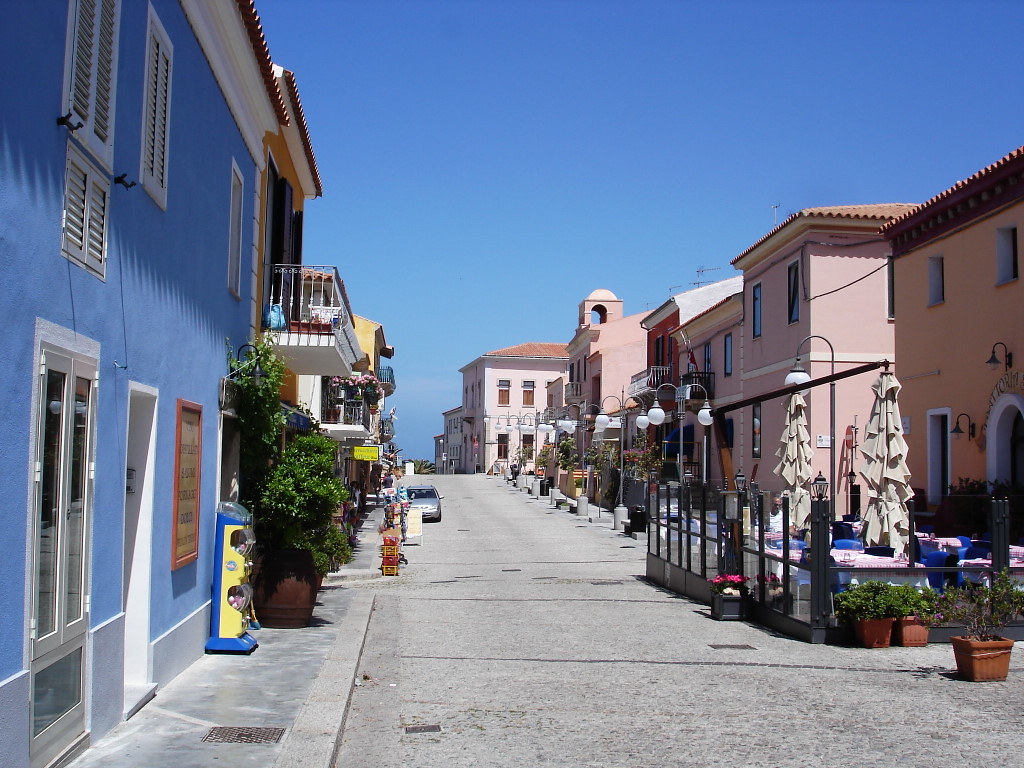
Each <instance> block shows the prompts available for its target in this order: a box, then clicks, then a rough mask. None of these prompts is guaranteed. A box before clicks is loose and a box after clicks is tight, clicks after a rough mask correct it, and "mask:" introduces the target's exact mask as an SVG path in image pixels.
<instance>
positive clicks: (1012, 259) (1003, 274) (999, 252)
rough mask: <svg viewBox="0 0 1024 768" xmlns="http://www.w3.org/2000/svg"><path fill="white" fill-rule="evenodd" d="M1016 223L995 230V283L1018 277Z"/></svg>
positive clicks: (998, 283)
mask: <svg viewBox="0 0 1024 768" xmlns="http://www.w3.org/2000/svg"><path fill="white" fill-rule="evenodd" d="M1017 238H1018V233H1017V225H1016V224H1014V225H1013V226H1012V227H1000V228H999V229H997V230H996V285H1002V284H1003V283H1011V282H1013V281H1014V280H1016V279H1017V278H1018V277H1020V263H1019V258H1020V257H1019V250H1018V244H1019V242H1020V241H1019V240H1018V239H1017Z"/></svg>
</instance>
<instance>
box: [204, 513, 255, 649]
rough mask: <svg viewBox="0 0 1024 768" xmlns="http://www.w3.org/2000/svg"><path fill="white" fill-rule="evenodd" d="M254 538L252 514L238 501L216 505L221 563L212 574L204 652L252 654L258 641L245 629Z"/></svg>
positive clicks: (250, 589) (250, 605)
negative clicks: (209, 609)
mask: <svg viewBox="0 0 1024 768" xmlns="http://www.w3.org/2000/svg"><path fill="white" fill-rule="evenodd" d="M255 545H256V537H255V535H253V530H252V514H251V513H250V512H249V511H248V510H247V509H246V508H245V507H243V506H242V505H241V504H236V503H235V502H233V501H222V502H221V503H220V504H218V505H217V539H216V544H215V545H214V548H215V552H216V556H217V558H218V560H219V562H220V567H219V568H217V569H216V570H215V572H214V576H213V610H212V612H211V619H210V639H209V641H208V642H207V643H206V652H207V653H252V652H253V651H255V650H256V648H257V646H258V643H257V642H256V640H255V638H253V636H252V635H250V634H249V632H248V631H247V630H248V629H249V616H250V614H251V610H252V586H251V585H250V584H249V572H250V571H251V570H252V550H253V547H254V546H255Z"/></svg>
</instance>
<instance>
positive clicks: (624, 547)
mask: <svg viewBox="0 0 1024 768" xmlns="http://www.w3.org/2000/svg"><path fill="white" fill-rule="evenodd" d="M619 549H636V544H623V545H622V546H621V547H619Z"/></svg>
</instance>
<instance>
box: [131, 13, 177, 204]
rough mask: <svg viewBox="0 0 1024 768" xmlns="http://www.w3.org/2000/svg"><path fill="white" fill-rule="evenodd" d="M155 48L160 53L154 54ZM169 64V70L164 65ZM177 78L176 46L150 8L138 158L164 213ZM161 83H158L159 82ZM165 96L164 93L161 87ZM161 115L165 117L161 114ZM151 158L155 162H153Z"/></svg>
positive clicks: (142, 177) (148, 188)
mask: <svg viewBox="0 0 1024 768" xmlns="http://www.w3.org/2000/svg"><path fill="white" fill-rule="evenodd" d="M154 45H156V46H159V49H158V50H156V51H154ZM154 54H156V55H158V57H159V61H158V64H157V66H158V67H159V69H158V70H157V71H156V72H154V69H153V66H154V64H153V58H154ZM165 63H166V68H164V64H165ZM173 75H174V46H173V45H171V40H170V38H169V37H168V36H167V32H166V31H165V30H164V27H163V24H161V23H160V19H159V18H157V15H156V12H155V11H154V10H153V6H150V7H149V24H148V26H147V29H146V74H145V92H144V94H143V100H142V143H141V152H140V153H139V154H140V157H139V179H140V180H141V181H142V186H143V188H144V189H145V190H146V191H147V192H148V193H149V196H150V197H152V198H153V200H154V202H156V204H157V205H159V206H160V207H161V208H162V209H164V210H166V208H167V186H168V183H167V182H168V179H167V176H168V172H169V168H170V164H169V162H168V157H169V154H170V126H171V101H172V99H171V87H172V81H173ZM157 81H159V82H157ZM155 86H162V87H163V88H164V91H165V92H164V93H161V87H155ZM161 112H162V116H161V114H160V113H161ZM151 137H152V138H151ZM150 157H152V158H153V159H152V161H151V160H150Z"/></svg>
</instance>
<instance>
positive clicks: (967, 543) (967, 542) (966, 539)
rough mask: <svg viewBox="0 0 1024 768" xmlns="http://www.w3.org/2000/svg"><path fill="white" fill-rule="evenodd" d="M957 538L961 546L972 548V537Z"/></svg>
mask: <svg viewBox="0 0 1024 768" xmlns="http://www.w3.org/2000/svg"><path fill="white" fill-rule="evenodd" d="M956 538H958V539H960V544H961V546H964V547H969V546H971V537H970V536H957V537H956ZM960 559H961V560H963V558H960Z"/></svg>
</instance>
